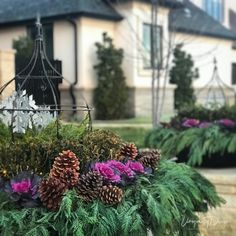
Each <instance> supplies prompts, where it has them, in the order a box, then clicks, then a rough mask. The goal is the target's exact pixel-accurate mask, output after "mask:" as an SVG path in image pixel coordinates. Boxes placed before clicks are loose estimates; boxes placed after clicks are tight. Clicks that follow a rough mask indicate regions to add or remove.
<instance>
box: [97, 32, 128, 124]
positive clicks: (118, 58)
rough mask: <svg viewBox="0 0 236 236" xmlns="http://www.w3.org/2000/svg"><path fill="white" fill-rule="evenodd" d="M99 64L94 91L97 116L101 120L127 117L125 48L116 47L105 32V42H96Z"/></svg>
mask: <svg viewBox="0 0 236 236" xmlns="http://www.w3.org/2000/svg"><path fill="white" fill-rule="evenodd" d="M96 47H97V57H98V64H97V65H95V66H94V68H95V70H96V72H97V78H98V86H97V88H96V89H95V91H94V104H95V107H96V118H97V119H100V120H111V119H121V118H124V117H125V109H126V105H125V104H126V101H127V96H128V94H127V86H126V83H125V76H124V73H123V71H122V68H121V64H122V60H123V50H122V49H116V48H115V46H114V45H113V42H112V39H111V38H110V37H108V36H107V34H106V33H104V34H103V42H102V43H96Z"/></svg>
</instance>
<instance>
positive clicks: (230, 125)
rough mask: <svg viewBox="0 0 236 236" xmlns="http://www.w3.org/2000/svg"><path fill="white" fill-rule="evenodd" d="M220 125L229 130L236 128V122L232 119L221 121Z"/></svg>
mask: <svg viewBox="0 0 236 236" xmlns="http://www.w3.org/2000/svg"><path fill="white" fill-rule="evenodd" d="M218 123H219V124H220V125H223V126H225V127H228V128H233V127H235V122H234V121H232V120H230V119H221V120H219V121H218Z"/></svg>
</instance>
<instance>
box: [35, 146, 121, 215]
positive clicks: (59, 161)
mask: <svg viewBox="0 0 236 236" xmlns="http://www.w3.org/2000/svg"><path fill="white" fill-rule="evenodd" d="M72 188H75V189H76V191H77V192H78V195H79V196H81V198H83V200H85V201H86V202H90V201H92V200H94V199H97V198H99V199H100V200H101V201H102V202H104V203H106V204H117V203H119V202H120V201H121V200H122V198H123V191H122V189H120V188H118V187H116V186H112V185H107V186H103V177H102V176H101V175H100V174H99V173H97V172H96V171H90V172H88V173H87V174H85V175H82V176H80V178H79V160H78V158H77V157H76V155H75V154H74V153H73V152H71V151H70V150H68V151H63V152H62V153H60V154H59V156H58V157H57V158H56V159H55V161H54V164H53V167H52V169H51V171H50V174H49V177H48V178H47V179H44V180H43V181H42V182H41V183H40V185H39V190H38V191H39V196H40V199H41V201H42V203H43V205H44V206H45V207H47V208H48V209H50V210H54V211H55V210H58V209H59V207H60V204H61V201H62V198H63V194H64V193H65V192H66V191H67V190H69V189H72Z"/></svg>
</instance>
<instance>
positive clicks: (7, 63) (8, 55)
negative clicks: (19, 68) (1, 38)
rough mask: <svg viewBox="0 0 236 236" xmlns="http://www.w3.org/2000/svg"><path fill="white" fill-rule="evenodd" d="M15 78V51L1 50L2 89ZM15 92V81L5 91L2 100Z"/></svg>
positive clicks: (0, 79) (0, 83)
mask: <svg viewBox="0 0 236 236" xmlns="http://www.w3.org/2000/svg"><path fill="white" fill-rule="evenodd" d="M14 76H15V51H14V50H0V87H2V86H3V85H4V84H5V83H7V82H8V81H9V80H11V79H12V78H14ZM14 90H15V82H14V81H13V82H12V83H11V84H10V85H8V86H7V88H6V89H5V90H4V92H3V93H2V95H1V96H0V99H4V98H6V97H8V96H9V95H11V94H12V91H14Z"/></svg>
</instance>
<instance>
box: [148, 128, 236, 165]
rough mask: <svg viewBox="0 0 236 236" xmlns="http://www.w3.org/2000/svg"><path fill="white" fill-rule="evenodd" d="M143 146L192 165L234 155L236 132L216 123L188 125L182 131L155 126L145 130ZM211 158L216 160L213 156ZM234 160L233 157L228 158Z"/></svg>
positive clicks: (235, 150) (233, 161) (235, 152)
mask: <svg viewBox="0 0 236 236" xmlns="http://www.w3.org/2000/svg"><path fill="white" fill-rule="evenodd" d="M145 145H146V146H147V147H151V148H158V149H161V150H162V153H163V155H164V156H166V157H174V156H176V157H178V158H180V160H184V161H187V163H188V164H189V165H191V166H195V165H201V164H204V163H206V162H207V161H210V160H211V158H212V161H211V162H212V163H214V162H217V158H218V159H220V158H224V157H226V156H228V155H231V154H234V155H235V154H236V135H235V133H232V132H229V131H227V130H222V129H220V127H219V126H217V125H212V126H210V127H208V128H204V129H199V128H191V129H186V130H182V131H177V130H174V129H165V128H158V129H156V130H153V131H151V132H150V133H148V135H147V136H146V139H145ZM213 156H214V158H216V159H213ZM230 163H236V159H232V158H231V160H230Z"/></svg>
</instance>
